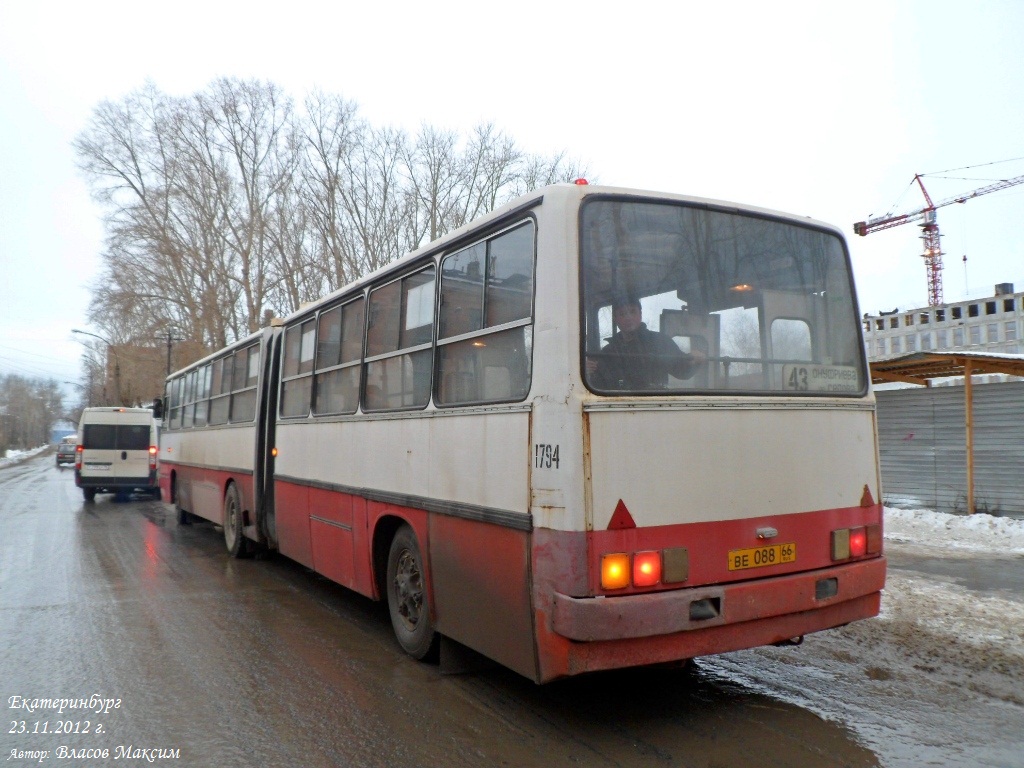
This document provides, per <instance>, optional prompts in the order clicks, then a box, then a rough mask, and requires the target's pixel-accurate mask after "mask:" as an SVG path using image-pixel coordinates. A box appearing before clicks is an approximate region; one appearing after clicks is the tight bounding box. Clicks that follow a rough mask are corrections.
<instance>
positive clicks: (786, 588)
mask: <svg viewBox="0 0 1024 768" xmlns="http://www.w3.org/2000/svg"><path fill="white" fill-rule="evenodd" d="M885 567H886V563H885V558H884V557H878V558H874V559H871V560H863V561H860V562H856V563H845V564H843V565H840V566H835V567H832V568H824V569H821V570H817V571H811V572H808V573H798V574H791V575H788V576H777V577H774V578H766V579H760V580H757V581H750V582H741V583H738V584H726V585H722V586H716V587H696V588H693V589H680V590H672V591H669V592H657V593H653V594H646V595H628V596H622V597H605V598H574V597H569V596H567V595H562V594H558V593H556V594H555V603H554V609H553V612H552V617H551V622H552V623H551V629H552V630H553V631H554V632H555V633H556V634H558V635H561V636H562V637H565V638H567V639H569V640H574V641H577V642H595V641H596V642H600V641H615V640H629V639H633V638H643V637H653V636H659V635H673V634H676V633H680V632H694V631H703V630H708V629H712V628H715V627H735V628H737V629H740V628H741V627H742V626H743V625H747V629H749V630H750V631H751V632H752V633H753V635H754V636H758V637H759V636H760V635H761V634H763V633H762V632H761V631H760V630H762V629H764V627H763V626H762V627H760V629H757V630H755V625H757V624H763V623H764V622H766V621H770V620H776V619H779V620H781V619H785V618H788V617H793V616H796V615H801V616H803V617H804V620H802V621H800V622H797V625H798V626H799V627H801V629H800V632H798V633H797V634H803V633H804V632H813V631H816V630H818V629H828V628H829V627H832V626H837V625H838V624H844V623H847V622H849V621H853V620H855V619H859V618H867V617H868V616H874V615H876V614H877V613H878V604H879V600H878V599H877V598H878V593H879V592H880V591H881V589H882V587H883V586H885ZM829 579H835V580H836V585H835V586H836V593H835V595H834V596H831V597H827V598H824V599H819V598H818V597H817V594H818V585H819V582H822V581H825V580H829ZM872 596H874V599H873V600H871V599H868V600H864V598H871V597H872ZM854 603H856V605H857V607H856V608H854V609H853V610H852V613H853V614H855V615H852V616H848V614H849V613H851V611H850V609H851V608H853V604H854ZM871 604H873V606H874V607H873V608H872V607H871ZM844 605H845V609H844V607H843V606H844ZM815 616H818V617H819V618H820V622H816V621H815V620H814V617H815ZM779 623H780V625H781V624H788V623H790V622H781V621H780V622H779ZM816 623H820V624H821V626H816ZM789 631H790V630H786V632H789ZM769 634H770V633H769ZM786 636H788V637H792V636H795V635H786ZM781 639H785V637H779V638H777V639H772V640H768V641H761V642H758V641H754V637H753V636H752V637H751V640H752V641H753V642H751V643H750V644H749V645H746V644H744V645H740V646H738V647H752V646H753V645H758V644H762V643H763V642H776V641H777V640H781Z"/></svg>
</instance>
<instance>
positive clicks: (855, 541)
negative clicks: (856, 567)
mask: <svg viewBox="0 0 1024 768" xmlns="http://www.w3.org/2000/svg"><path fill="white" fill-rule="evenodd" d="M881 551H882V526H881V525H866V526H862V527H859V528H840V529H839V530H837V531H832V559H833V560H850V559H851V558H854V557H863V556H864V555H877V554H878V553H879V552H881Z"/></svg>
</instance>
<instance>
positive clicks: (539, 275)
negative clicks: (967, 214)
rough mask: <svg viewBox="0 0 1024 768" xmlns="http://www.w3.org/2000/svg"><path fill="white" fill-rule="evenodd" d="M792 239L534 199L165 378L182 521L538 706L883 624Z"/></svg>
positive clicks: (810, 249)
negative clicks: (574, 687)
mask: <svg viewBox="0 0 1024 768" xmlns="http://www.w3.org/2000/svg"><path fill="white" fill-rule="evenodd" d="M858 317H859V315H858V309H857V302H856V298H855V294H854V288H853V279H852V274H851V268H850V260H849V255H848V252H847V249H846V245H845V242H844V240H843V237H842V235H841V234H840V232H839V230H837V229H835V228H833V227H831V226H827V225H825V224H821V223H818V222H815V221H812V220H809V219H806V218H800V217H796V216H789V215H785V214H781V213H776V212H771V211H767V210H763V209H759V208H753V207H747V206H741V205H736V204H732V203H722V202H716V201H713V200H706V199H699V198H694V197H685V196H681V195H675V194H656V193H650V192H642V191H637V190H630V189H621V188H612V187H601V186H597V185H587V184H586V182H584V181H582V180H581V181H580V182H577V183H576V184H563V185H554V186H550V187H545V188H543V189H540V190H537V191H536V192H534V193H532V194H530V195H527V196H525V197H522V198H520V199H518V200H516V201H514V202H511V203H509V204H507V205H505V206H503V207H502V208H500V209H498V210H495V211H493V212H492V213H490V214H488V215H486V216H484V217H482V218H480V219H478V220H476V221H474V222H472V223H470V224H468V225H466V226H464V227H462V228H460V229H458V230H456V231H454V232H452V233H450V234H448V235H446V236H445V237H443V238H441V239H440V240H438V241H436V242H433V243H430V244H429V245H427V246H425V247H422V248H420V249H419V250H417V251H414V252H413V253H410V254H409V255H407V256H406V257H404V258H402V259H400V260H398V261H396V262H394V263H393V264H391V265H389V266H388V267H386V268H384V269H382V270H379V271H377V272H376V273H374V274H371V275H368V276H366V277H365V278H362V279H360V280H358V281H357V282H355V283H353V284H351V285H349V286H347V287H345V288H342V289H341V290H338V291H337V292H335V293H333V294H331V295H329V296H327V297H326V298H324V299H322V300H320V301H318V302H316V303H315V304H312V305H309V306H306V307H304V308H302V309H301V310H299V311H298V312H296V313H294V314H292V315H291V316H289V317H286V318H284V319H282V320H275V321H274V322H273V323H272V324H271V326H270V327H268V328H265V329H263V330H262V331H260V332H259V333H257V334H255V335H253V336H250V337H249V338H246V339H244V340H241V341H239V342H238V343H236V344H234V345H232V346H230V347H228V348H227V349H224V350H222V351H220V352H217V353H215V354H213V355H210V356H209V357H207V358H205V359H203V360H201V361H199V362H197V363H196V364H194V365H192V366H190V367H188V368H186V369H184V370H181V371H178V372H176V373H174V374H173V375H171V376H170V377H169V378H168V382H167V391H166V398H165V417H164V418H165V425H164V431H163V436H162V440H161V449H160V460H161V462H160V467H161V470H160V471H161V484H162V489H163V493H164V498H165V499H167V500H169V501H171V502H173V503H174V504H175V506H176V508H177V510H178V515H179V521H181V522H186V521H188V520H189V519H191V517H192V516H198V517H200V518H204V519H206V520H209V521H212V522H213V523H215V524H217V525H220V526H223V529H224V537H225V541H226V544H227V548H228V550H229V551H230V553H231V554H232V555H236V556H241V555H244V554H246V553H247V552H248V551H249V550H251V549H252V548H253V547H262V548H267V549H270V550H276V551H278V552H280V553H281V554H283V555H285V556H287V557H289V558H291V559H293V560H296V561H298V562H299V563H302V564H303V565H305V566H307V567H309V568H310V569H312V570H314V571H316V572H317V573H320V574H323V575H324V576H326V577H327V578H329V579H332V580H333V581H335V582H337V583H338V584H341V585H344V586H345V587H348V588H350V589H352V590H355V591H356V592H359V593H360V594H363V595H365V596H367V597H369V598H372V599H374V600H386V601H387V604H388V606H389V610H390V616H391V621H392V624H393V627H394V631H395V635H396V637H397V639H398V642H399V644H400V645H401V647H402V648H403V649H404V650H405V651H406V652H407V653H409V654H410V655H412V656H413V657H416V658H419V659H424V658H428V657H435V658H436V654H437V651H438V648H439V647H440V649H441V656H442V658H443V657H444V656H445V653H446V651H445V649H446V648H449V649H458V650H462V649H464V648H466V647H468V648H470V649H472V650H474V651H476V652H478V653H479V654H482V655H483V656H485V657H488V658H489V659H491V660H493V661H496V662H499V663H500V664H503V665H505V666H507V667H509V668H511V669H512V670H515V671H516V672H519V673H521V674H522V675H525V676H526V677H528V678H530V679H532V680H534V681H536V682H538V683H544V682H547V681H550V680H554V679H557V678H561V677H566V676H570V675H576V674H580V673H585V672H592V671H597V670H607V669H613V668H623V667H631V666H641V665H655V664H665V663H676V662H682V661H685V660H689V659H692V658H694V657H698V656H704V655H709V654H717V653H722V652H726V651H733V650H739V649H744V648H751V647H756V646H762V645H770V644H780V645H781V644H790V643H794V642H797V641H799V640H800V639H801V638H802V637H803V636H804V635H806V634H808V633H811V632H816V631H819V630H824V629H828V628H832V627H839V626H842V625H844V624H847V623H849V622H852V621H855V620H858V619H864V618H868V617H871V616H875V615H877V613H878V610H879V603H880V595H881V590H882V587H883V585H884V581H885V558H884V556H883V553H882V506H881V488H880V474H879V464H878V454H877V439H876V424H875V408H874V397H873V394H872V392H871V390H870V387H869V378H868V373H867V365H866V361H865V353H864V346H863V342H862V339H861V335H860V334H861V327H860V322H859V319H858Z"/></svg>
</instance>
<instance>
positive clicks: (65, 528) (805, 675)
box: [0, 454, 1024, 768]
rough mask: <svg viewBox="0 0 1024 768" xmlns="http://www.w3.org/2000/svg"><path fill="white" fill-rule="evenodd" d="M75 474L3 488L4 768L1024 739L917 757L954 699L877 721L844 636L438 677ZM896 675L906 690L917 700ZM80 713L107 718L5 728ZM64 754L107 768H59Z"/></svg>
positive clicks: (884, 754) (1001, 759)
mask: <svg viewBox="0 0 1024 768" xmlns="http://www.w3.org/2000/svg"><path fill="white" fill-rule="evenodd" d="M72 475H73V473H72V470H71V469H63V470H61V469H57V468H56V467H54V460H53V455H52V454H45V455H43V456H40V457H38V458H34V459H31V460H29V461H26V462H23V463H21V464H18V465H15V466H11V467H7V468H4V469H0V702H2V703H3V706H4V707H5V710H4V711H5V713H6V715H7V717H5V718H4V720H3V722H2V725H3V730H2V732H0V749H2V751H0V760H2V761H4V764H5V765H11V766H14V765H30V764H32V765H35V764H39V760H38V758H35V757H33V758H31V759H30V758H29V757H28V756H27V753H34V752H46V753H47V756H46V757H45V758H44V760H43V761H42V764H43V765H47V764H51V765H52V764H54V763H56V764H61V765H120V764H124V765H132V764H138V765H143V764H147V765H148V764H150V763H148V762H147V761H145V760H143V759H137V760H131V759H129V760H125V759H121V760H114V756H115V754H116V750H117V749H118V748H119V747H120V748H122V749H123V748H125V747H129V746H130V747H131V749H132V750H135V752H134V753H135V754H138V752H137V751H138V750H140V749H150V748H152V749H161V748H164V749H171V750H178V751H179V755H180V757H179V759H177V760H174V761H172V762H173V763H174V764H177V765H182V766H208V765H209V766H264V765H273V766H278V765H280V766H286V765H295V766H446V767H447V766H453V767H457V766H545V767H553V766H563V765H564V766H592V765H593V766H602V767H603V766H702V767H706V768H725V767H726V766H729V767H730V768H743V767H744V766H793V767H794V768H797V767H804V766H806V767H808V768H811V767H813V768H819V767H827V766H904V765H905V766H914V765H923V764H934V765H946V764H948V765H965V766H966V765H972V764H977V765H993V766H998V765H1007V766H1018V765H1024V750H1022V752H1021V757H1020V762H1014V761H1015V760H1016V759H1017V758H1016V757H1015V756H1014V755H1015V749H1014V740H1016V739H1019V738H1020V733H1024V731H1020V732H1017V733H1009V734H1006V733H1004V731H1005V730H1006V729H1007V728H1010V729H1013V728H1014V726H1015V724H1017V723H1020V724H1021V725H1022V726H1024V716H1022V713H1024V707H1022V706H1021V705H1019V704H1016V703H1013V702H1005V701H1002V702H998V705H999V706H1000V707H1002V708H1003V709H1005V708H1007V707H1008V708H1009V710H1008V711H1009V714H1008V715H1006V713H1005V712H1004V714H1003V716H1002V717H1003V719H1002V720H999V721H998V722H997V723H995V725H993V726H992V733H990V734H986V733H985V732H984V731H983V732H982V733H981V735H980V737H979V738H980V739H981V740H982V741H984V742H985V743H986V744H987V745H989V749H988V751H987V752H984V753H976V755H975V756H977V754H980V755H981V758H982V759H981V761H980V762H978V761H977V760H975V761H974V762H970V761H967V760H964V761H961V760H960V758H961V757H963V753H962V751H961V752H957V751H956V750H947V749H946V746H947V745H943V744H942V743H939V744H934V743H930V744H928V745H925V747H926V748H924V749H922V748H920V747H921V745H917V744H915V743H914V738H915V736H914V735H913V734H914V733H919V732H921V729H920V728H919V727H918V725H917V724H915V719H916V718H931V721H935V720H937V721H939V724H941V721H942V720H943V719H944V716H943V714H942V710H941V701H942V697H943V696H949V695H950V693H949V692H946V693H944V692H943V691H938V692H937V693H935V694H934V696H932V695H928V696H925V697H924V698H923V699H922V700H924V701H927V702H928V705H927V706H928V711H924V712H917V711H915V710H914V704H913V702H912V701H906V702H905V703H896V704H894V702H892V701H887V700H885V699H884V697H883V698H880V699H879V705H880V707H881V708H882V709H884V710H885V711H886V714H885V716H884V717H881V716H878V715H877V714H876V713H875V708H874V702H873V701H872V697H873V696H875V695H876V693H877V691H876V693H873V692H872V690H873V689H871V688H870V687H865V686H864V685H863V684H862V683H861V682H857V683H853V682H849V680H850V676H851V674H852V675H858V676H860V677H863V678H864V680H866V681H867V682H868V683H869V684H870V683H871V680H870V678H871V675H870V674H868V675H864V670H865V669H879V668H880V667H878V666H877V665H875V666H874V667H872V666H871V665H870V663H868V662H869V661H870V660H868V661H865V660H864V659H863V658H852V659H851V658H848V657H850V656H851V655H853V656H856V654H857V653H858V651H855V650H849V649H850V648H853V647H855V646H856V647H863V646H864V643H863V642H862V641H860V640H859V639H858V637H857V636H853V637H851V638H848V639H846V640H844V639H843V638H842V637H839V638H838V639H836V640H835V642H834V643H833V644H832V645H829V644H828V642H823V643H819V644H817V645H816V644H815V643H814V642H812V640H811V639H809V640H808V642H807V643H805V644H804V646H802V647H801V648H796V649H771V650H766V651H754V652H746V653H742V654H730V655H728V656H727V657H722V658H720V659H714V660H700V661H699V662H698V663H697V665H696V667H695V668H691V669H689V670H679V669H677V670H658V671H652V670H640V671H629V672H621V673H614V674H605V675H596V676H591V677H587V678H582V679H574V680H568V681H562V682H557V683H555V684H552V685H548V686H543V687H538V686H535V685H534V684H533V683H531V682H529V681H527V680H525V679H522V678H520V677H518V676H517V675H515V674H513V673H511V672H508V671H505V670H503V669H500V668H495V669H489V670H486V671H482V672H478V673H475V674H472V675H456V676H442V675H441V674H440V673H439V671H438V668H437V667H436V666H430V665H425V664H421V663H419V662H416V661H413V660H412V659H409V658H408V657H406V656H405V655H403V654H402V653H401V651H400V650H399V648H398V646H397V644H396V643H395V641H394V639H393V637H392V634H391V628H390V623H389V620H388V616H387V611H386V608H385V607H383V606H382V605H380V604H376V603H373V602H371V601H369V600H367V599H365V598H363V597H360V596H357V595H355V594H353V593H350V592H347V591H346V590H344V589H343V588H341V587H338V586H336V585H334V584H332V583H330V582H328V581H326V580H325V579H322V578H321V577H319V576H317V575H315V574H313V573H312V572H310V571H308V570H306V569H305V568H303V567H301V566H299V565H297V564H295V563H292V562H289V561H287V560H285V559H283V558H280V557H263V558H258V559H253V560H232V559H231V558H229V557H228V556H227V554H226V552H225V551H224V545H223V539H222V535H221V533H220V530H219V529H217V528H214V527H213V526H211V525H206V524H203V525H193V526H178V525H177V524H176V523H175V522H174V516H173V512H172V510H171V508H170V507H169V506H167V505H164V504H162V503H160V502H156V501H151V500H141V499H139V500H131V501H126V502H118V501H116V500H115V499H114V497H112V496H108V495H101V496H99V497H97V501H96V503H95V504H91V505H86V504H84V503H83V501H82V496H81V493H80V491H79V490H78V489H77V488H75V487H74V481H73V476H72ZM862 624H868V623H867V622H862ZM860 631H866V630H860ZM844 632H845V630H844ZM831 634H836V635H839V634H840V633H831ZM835 643H839V646H837V645H835ZM844 643H845V645H844ZM867 645H868V647H870V643H868V644H867ZM840 646H842V647H840ZM837 648H839V650H837ZM844 649H845V650H844ZM844 654H845V656H846V658H844ZM837 659H838V661H837ZM805 662H811V663H809V664H808V663H805ZM890 663H891V662H890ZM910 675H911V681H910V682H909V683H908V684H907V690H910V691H915V690H920V689H924V688H927V687H928V686H929V683H928V678H927V673H926V672H923V671H922V672H916V673H915V672H913V670H911V672H910ZM879 676H881V678H882V679H883V680H886V679H887V680H889V681H891V680H892V677H893V676H891V675H890V676H889V677H888V678H886V677H885V675H876V677H879ZM876 682H877V680H876ZM93 694H97V695H98V696H99V697H100V698H103V699H112V700H119V706H117V707H116V708H114V707H112V708H110V709H109V711H107V712H100V713H96V712H95V711H89V710H77V711H65V712H64V713H56V712H54V711H52V710H45V709H36V710H35V711H34V712H31V711H26V710H25V709H12V708H11V703H12V701H14V702H15V703H18V700H17V699H12V697H21V698H22V699H23V700H25V701H29V702H31V701H32V700H34V699H45V698H79V699H81V698H86V699H87V698H88V697H90V696H92V695H93ZM837 699H838V700H840V701H842V702H843V704H842V706H835V704H834V702H835V701H836V700H837ZM936 701H938V702H939V705H938V711H937V712H934V711H931V710H932V709H933V708H934V707H935V703H934V702H936ZM908 707H909V709H908ZM979 715H981V716H984V715H985V712H979ZM893 717H895V718H900V717H903V718H906V719H907V720H908V722H907V723H906V724H905V726H906V727H900V726H897V727H893V728H890V729H887V728H885V727H884V726H883V725H882V724H883V723H885V722H887V721H888V720H889V719H891V718H893ZM931 721H929V722H931ZM86 723H88V725H86ZM69 726H70V728H71V729H72V730H73V731H74V730H77V731H78V732H77V733H71V734H67V733H54V732H53V731H54V730H56V729H60V730H66V729H68V727H69ZM41 729H46V730H48V731H49V732H48V733H41V732H39V731H40V730H41ZM86 729H88V731H89V732H88V733H84V732H83V731H84V730H86ZM973 730H974V732H975V733H977V728H976V727H975V728H974V729H973ZM33 731H35V732H33ZM925 732H926V733H930V731H928V729H927V728H926V729H925ZM935 732H937V733H941V732H943V731H942V728H941V727H936V728H935ZM947 736H948V738H949V739H950V740H951V741H953V740H958V739H960V737H959V735H958V734H957V733H955V732H954V733H952V734H948V733H947ZM928 738H931V737H928ZM1000 739H1002V741H1001V742H1000ZM993 740H995V741H996V744H995V746H994V747H992V742H993ZM62 746H63V747H67V748H71V749H75V750H81V749H104V748H105V749H108V750H110V752H109V757H108V758H107V759H102V758H101V759H94V760H72V759H63V760H62V759H58V750H59V748H60V747H62ZM12 754H13V755H14V758H13V759H11V756H12ZM922 755H924V756H926V757H928V758H929V759H927V760H924V761H922V762H918V760H919V758H921V756H922ZM944 755H947V756H950V761H949V762H946V761H945V760H944V758H943V756H944ZM936 756H937V757H936ZM972 759H973V758H972ZM936 760H938V761H936ZM158 762H159V761H158Z"/></svg>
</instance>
